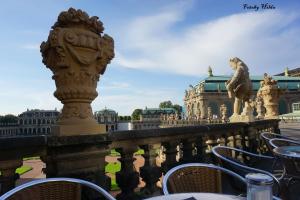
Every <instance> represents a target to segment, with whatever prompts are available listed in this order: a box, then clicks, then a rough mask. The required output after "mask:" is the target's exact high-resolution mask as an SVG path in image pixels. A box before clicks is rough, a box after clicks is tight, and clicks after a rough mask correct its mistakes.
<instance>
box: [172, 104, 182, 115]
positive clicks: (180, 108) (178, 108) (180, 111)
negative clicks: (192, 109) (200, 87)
mask: <svg viewBox="0 0 300 200" xmlns="http://www.w3.org/2000/svg"><path fill="white" fill-rule="evenodd" d="M173 108H174V109H175V110H176V112H177V113H179V114H180V113H182V106H180V105H178V104H174V105H173Z"/></svg>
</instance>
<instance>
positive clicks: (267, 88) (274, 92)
mask: <svg viewBox="0 0 300 200" xmlns="http://www.w3.org/2000/svg"><path fill="white" fill-rule="evenodd" d="M282 93H283V92H282V90H280V89H279V88H278V86H277V81H276V80H274V79H272V77H271V76H268V75H267V74H264V80H263V81H261V83H260V88H259V90H258V91H257V98H260V99H262V101H263V105H264V107H265V108H266V113H265V118H266V119H274V118H275V119H276V118H278V115H279V113H278V102H279V98H280V95H281V94H282Z"/></svg>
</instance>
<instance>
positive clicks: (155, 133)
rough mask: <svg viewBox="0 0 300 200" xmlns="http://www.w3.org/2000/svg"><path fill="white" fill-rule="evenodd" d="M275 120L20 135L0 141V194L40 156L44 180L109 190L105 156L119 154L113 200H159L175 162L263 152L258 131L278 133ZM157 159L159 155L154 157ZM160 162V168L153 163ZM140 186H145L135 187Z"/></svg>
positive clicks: (200, 160)
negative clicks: (233, 150) (231, 150)
mask: <svg viewBox="0 0 300 200" xmlns="http://www.w3.org/2000/svg"><path fill="white" fill-rule="evenodd" d="M278 123H279V120H276V119H271V120H260V121H255V122H250V123H227V124H207V125H197V126H182V127H172V128H161V129H151V130H134V131H119V132H112V133H109V134H101V135H79V136H27V137H26V136H22V137H11V138H0V171H1V176H0V184H1V187H0V190H1V192H0V194H2V193H4V192H6V191H8V190H10V189H12V188H13V187H14V185H15V181H16V179H18V176H17V175H16V174H15V170H16V168H18V167H20V166H21V165H22V159H23V158H24V157H31V156H40V157H41V159H42V161H43V162H45V163H46V168H45V169H44V172H45V173H46V177H76V178H81V179H85V180H88V181H91V182H94V183H96V184H98V185H101V186H102V187H104V188H106V189H108V190H109V187H110V178H109V177H108V176H106V174H105V165H106V162H105V157H106V156H107V155H109V154H110V150H111V149H115V150H116V151H117V152H119V153H120V157H119V158H118V160H119V161H120V163H121V170H120V171H119V172H117V173H116V182H117V184H118V186H119V188H120V189H121V190H120V192H119V193H118V194H117V199H131V200H134V199H141V198H144V197H149V196H154V195H159V194H160V193H161V188H160V187H159V186H158V185H159V184H158V183H159V181H160V178H161V176H162V174H163V173H165V172H166V171H168V170H169V169H170V168H172V167H174V166H176V165H179V164H181V163H188V162H214V159H213V157H212V156H211V148H212V147H213V146H215V145H227V146H233V147H237V148H242V149H244V150H247V151H251V152H263V151H264V149H263V148H261V146H263V145H260V144H261V142H262V141H261V139H260V136H259V133H260V132H263V131H270V132H276V133H279V132H280V130H279V128H278ZM138 149H143V150H144V154H143V155H142V156H143V158H144V161H145V162H144V165H143V166H142V167H141V168H140V169H136V168H135V166H134V161H135V156H134V153H135V152H136V151H137V150H138ZM158 154H160V156H158ZM158 157H160V158H161V159H160V163H158V162H157V160H158ZM140 181H143V182H144V183H145V184H144V185H143V186H142V187H141V188H138V185H139V183H140Z"/></svg>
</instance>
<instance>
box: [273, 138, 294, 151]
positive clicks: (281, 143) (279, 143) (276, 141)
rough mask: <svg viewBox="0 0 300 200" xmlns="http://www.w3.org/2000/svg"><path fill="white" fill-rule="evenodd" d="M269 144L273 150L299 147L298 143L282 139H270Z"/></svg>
mask: <svg viewBox="0 0 300 200" xmlns="http://www.w3.org/2000/svg"><path fill="white" fill-rule="evenodd" d="M269 143H270V145H271V147H272V148H273V149H274V148H276V147H283V146H300V142H298V141H296V140H290V139H283V138H274V139H271V140H270V142H269Z"/></svg>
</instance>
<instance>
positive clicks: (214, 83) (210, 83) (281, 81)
mask: <svg viewBox="0 0 300 200" xmlns="http://www.w3.org/2000/svg"><path fill="white" fill-rule="evenodd" d="M231 77H232V76H229V75H220V76H210V77H207V78H205V79H204V80H202V81H200V83H198V84H197V85H195V87H197V86H199V85H200V84H204V90H205V91H208V92H212V91H219V90H220V91H226V87H225V82H226V81H227V80H229V79H230V78H231ZM272 78H273V79H274V80H277V81H278V82H277V84H278V86H279V88H282V89H288V90H297V89H298V88H299V89H300V77H287V76H272ZM250 79H251V82H252V89H253V90H258V89H259V88H260V81H262V80H263V79H264V76H250Z"/></svg>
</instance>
